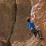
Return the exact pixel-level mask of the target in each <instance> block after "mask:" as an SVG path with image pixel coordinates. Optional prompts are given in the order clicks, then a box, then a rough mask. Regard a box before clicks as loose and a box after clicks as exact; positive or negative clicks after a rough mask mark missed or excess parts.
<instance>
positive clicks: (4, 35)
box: [0, 0, 16, 42]
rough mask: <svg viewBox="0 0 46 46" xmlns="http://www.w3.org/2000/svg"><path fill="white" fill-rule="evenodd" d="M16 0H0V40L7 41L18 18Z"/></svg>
mask: <svg viewBox="0 0 46 46" xmlns="http://www.w3.org/2000/svg"><path fill="white" fill-rule="evenodd" d="M15 2H16V0H13V1H11V0H0V40H1V41H4V42H6V41H7V40H8V39H9V37H10V32H11V29H12V26H13V23H15V19H16V3H15Z"/></svg>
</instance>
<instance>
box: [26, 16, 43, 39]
mask: <svg viewBox="0 0 46 46" xmlns="http://www.w3.org/2000/svg"><path fill="white" fill-rule="evenodd" d="M34 19H35V16H33V17H28V18H27V19H26V21H27V23H28V27H29V29H30V32H29V33H28V34H29V35H31V34H32V33H33V34H34V36H35V37H36V36H37V34H38V36H39V38H40V40H43V37H42V33H41V30H39V29H36V26H35V24H34V22H33V20H34Z"/></svg>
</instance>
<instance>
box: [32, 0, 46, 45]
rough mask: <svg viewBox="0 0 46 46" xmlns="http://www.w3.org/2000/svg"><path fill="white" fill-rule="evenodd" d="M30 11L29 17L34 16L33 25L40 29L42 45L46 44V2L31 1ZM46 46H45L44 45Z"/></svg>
mask: <svg viewBox="0 0 46 46" xmlns="http://www.w3.org/2000/svg"><path fill="white" fill-rule="evenodd" d="M31 4H32V10H31V15H35V17H36V21H35V23H36V24H37V25H38V27H39V28H40V29H41V31H42V34H43V37H44V44H45V43H46V38H45V37H46V0H31ZM44 46H46V44H45V45H44Z"/></svg>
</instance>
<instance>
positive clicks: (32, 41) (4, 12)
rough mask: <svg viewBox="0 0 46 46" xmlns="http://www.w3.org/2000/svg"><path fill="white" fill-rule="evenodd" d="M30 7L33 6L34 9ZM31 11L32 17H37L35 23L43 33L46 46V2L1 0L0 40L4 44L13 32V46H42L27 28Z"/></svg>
mask: <svg viewBox="0 0 46 46" xmlns="http://www.w3.org/2000/svg"><path fill="white" fill-rule="evenodd" d="M30 1H31V4H30ZM16 3H17V7H16ZM30 6H32V9H31V7H30ZM16 9H17V15H16ZM30 11H31V15H35V17H36V19H35V20H36V21H35V23H36V24H37V25H38V28H39V29H41V31H42V33H43V37H44V39H45V40H43V42H44V46H45V45H46V44H45V43H46V38H45V37H46V1H45V0H0V40H1V41H4V42H5V40H6V41H7V40H8V39H9V37H10V34H11V33H12V32H11V31H13V34H12V36H11V39H10V42H11V44H12V46H41V41H39V40H38V39H36V38H35V37H34V36H29V35H28V32H29V29H28V26H27V22H26V18H27V17H28V16H30ZM15 19H16V20H15ZM39 20H40V21H39ZM15 21H16V23H15ZM14 24H15V25H14ZM13 28H14V29H13ZM1 45H2V44H1ZM7 46H9V45H7Z"/></svg>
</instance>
